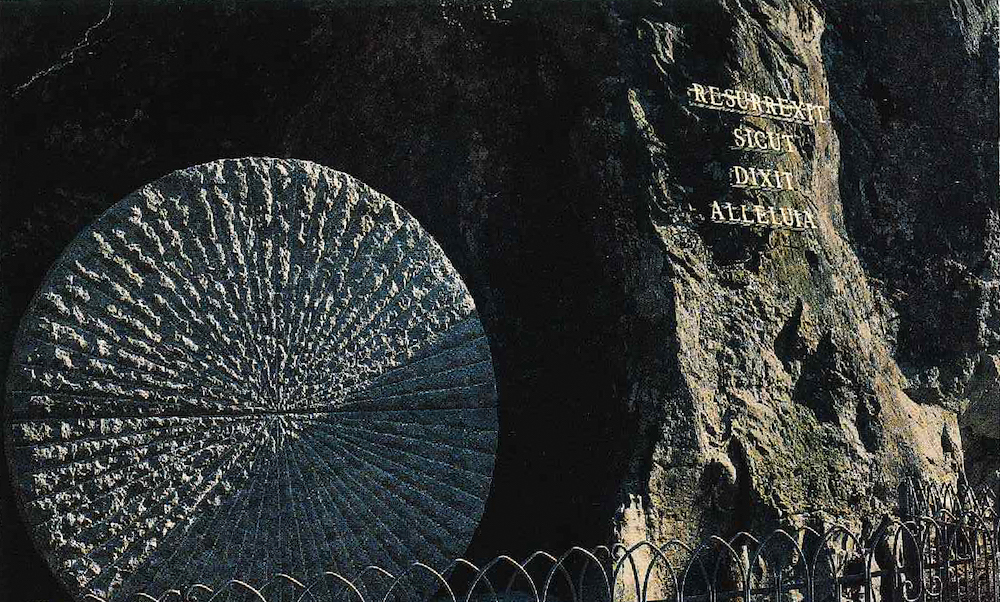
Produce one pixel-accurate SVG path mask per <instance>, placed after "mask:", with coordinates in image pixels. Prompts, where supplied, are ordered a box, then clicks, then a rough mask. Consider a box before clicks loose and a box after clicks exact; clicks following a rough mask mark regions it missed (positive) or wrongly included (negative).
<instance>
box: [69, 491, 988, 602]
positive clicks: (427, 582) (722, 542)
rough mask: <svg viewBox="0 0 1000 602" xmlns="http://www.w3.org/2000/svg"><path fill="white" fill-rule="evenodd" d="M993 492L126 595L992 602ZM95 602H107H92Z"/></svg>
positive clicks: (184, 599) (458, 601) (277, 601)
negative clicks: (556, 547) (683, 537)
mask: <svg viewBox="0 0 1000 602" xmlns="http://www.w3.org/2000/svg"><path fill="white" fill-rule="evenodd" d="M997 510H998V508H997V501H996V493H995V492H994V491H984V492H980V493H978V494H974V493H973V492H972V491H971V490H970V489H969V488H968V487H935V486H931V485H926V484H922V483H920V482H918V481H908V482H906V483H904V484H903V486H902V487H901V488H900V504H899V510H898V511H897V512H896V513H894V514H891V515H886V516H885V517H883V519H882V520H881V522H880V523H879V524H878V525H877V526H875V527H874V528H872V529H870V532H868V533H861V532H858V531H856V530H852V529H849V528H846V527H843V526H832V527H828V528H825V529H824V530H822V531H821V530H817V529H813V528H809V527H805V528H799V529H776V530H774V531H772V532H770V533H768V534H766V535H765V536H763V537H758V536H754V535H752V534H750V533H745V532H741V533H738V534H736V535H734V536H732V537H728V538H722V537H718V536H713V537H709V538H708V539H706V540H705V541H703V542H702V543H701V544H700V545H698V546H695V547H692V546H689V545H686V544H684V543H682V542H679V541H669V542H667V543H663V544H660V545H656V544H654V543H651V542H648V541H642V542H639V543H636V544H634V545H630V546H628V545H623V544H616V545H613V546H603V545H601V546H596V547H594V548H583V547H574V548H571V549H570V550H568V551H566V552H565V553H563V554H561V555H559V556H556V555H553V554H549V553H547V552H543V551H538V552H534V553H533V554H530V555H529V556H527V557H525V558H522V559H521V560H517V559H515V558H512V557H510V556H505V555H501V556H498V557H496V558H494V559H493V560H491V561H490V562H487V563H485V564H482V565H477V564H474V563H472V562H470V561H468V560H465V559H457V560H455V561H453V562H452V563H451V564H450V565H448V566H445V567H431V566H428V565H426V564H424V563H422V562H414V563H412V564H411V565H410V566H409V567H408V568H407V569H405V570H404V571H402V572H399V573H398V574H394V573H392V572H390V571H388V570H385V569H383V568H380V567H377V566H369V567H367V568H365V569H364V570H362V571H361V572H360V573H358V574H356V575H353V576H346V575H342V574H339V573H336V572H327V573H324V574H322V575H318V576H316V577H315V578H313V579H308V580H303V579H301V578H297V577H295V576H291V575H286V574H277V575H274V576H272V577H271V578H270V579H267V580H265V581H263V582H259V583H253V582H252V581H251V580H243V579H233V580H231V581H229V582H228V583H225V584H223V585H221V586H219V587H216V588H212V587H209V586H208V585H205V584H194V585H190V586H187V587H185V588H183V589H173V590H169V591H166V592H161V593H158V594H157V595H155V596H154V595H151V594H136V595H134V596H131V597H129V598H128V600H130V602H131V601H132V600H142V601H144V602H228V601H234V600H240V601H243V600H253V601H256V602H319V601H320V600H322V601H327V600H329V601H331V602H332V601H337V602H341V601H343V602H393V601H402V600H427V599H434V600H435V601H440V602H472V601H475V602H507V601H515V600H516V601H518V602H530V601H534V602H548V601H559V602H583V601H587V602H591V601H593V602H604V601H608V602H728V601H734V602H757V601H765V600H767V601H771V602H843V601H859V602H860V601H864V602H938V601H940V602H953V601H954V602H959V601H961V602H997V601H998V600H1000V554H998V552H997V545H998V543H1000V519H998V511H997ZM88 600H91V601H92V602H107V601H105V600H103V599H102V598H99V597H97V596H89V597H88Z"/></svg>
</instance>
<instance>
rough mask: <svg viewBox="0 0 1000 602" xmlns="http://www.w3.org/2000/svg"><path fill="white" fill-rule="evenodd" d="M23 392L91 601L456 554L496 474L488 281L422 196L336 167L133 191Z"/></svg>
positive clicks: (35, 479) (261, 163) (27, 419)
mask: <svg viewBox="0 0 1000 602" xmlns="http://www.w3.org/2000/svg"><path fill="white" fill-rule="evenodd" d="M7 386H8V415H7V418H8V421H7V426H6V429H7V432H6V443H7V446H8V457H9V458H10V459H11V468H12V473H13V478H14V480H15V487H16V488H17V490H18V492H19V498H20V501H21V506H22V510H23V512H24V515H25V517H26V520H27V521H28V523H29V525H30V530H31V533H32V536H33V537H34V539H35V541H36V544H37V546H38V548H39V549H40V550H41V552H42V554H43V555H44V557H45V558H46V559H47V561H48V562H49V563H50V566H51V567H52V569H53V571H54V572H55V573H56V574H57V575H58V576H59V578H60V579H61V580H62V581H63V583H64V584H65V585H66V586H67V587H68V588H69V590H70V591H71V592H72V593H74V595H76V596H77V598H78V599H81V598H82V597H83V596H84V595H85V594H86V593H89V592H94V593H96V594H97V595H100V596H102V597H106V598H108V599H125V598H126V597H127V596H129V595H130V594H132V593H134V592H139V591H141V592H148V593H150V594H152V595H154V596H158V595H160V593H162V592H163V591H165V590H167V589H169V588H180V589H182V590H183V588H184V587H185V586H186V585H190V584H192V583H195V582H200V583H204V584H206V585H209V586H211V587H214V588H218V587H221V586H222V585H224V584H225V583H226V582H227V581H229V580H230V579H233V578H238V579H241V580H243V581H246V582H248V583H250V584H257V585H258V586H259V585H260V584H263V583H264V582H266V581H267V580H268V579H269V578H270V577H271V576H273V575H274V574H276V573H279V572H280V573H286V574H288V575H291V576H294V577H296V578H298V579H301V580H303V581H305V580H308V579H310V578H312V577H315V576H317V575H320V574H321V573H322V571H326V570H337V571H341V572H343V573H344V574H345V575H347V576H351V575H352V574H353V573H355V572H356V571H358V570H360V569H361V568H363V567H364V566H366V565H369V564H374V565H379V566H382V567H385V568H386V569H388V570H390V571H394V572H398V571H400V570H401V569H402V568H404V567H406V566H409V564H410V563H411V562H413V561H416V560H420V561H423V562H426V563H428V564H431V565H432V566H433V565H443V564H445V563H446V562H447V561H448V560H449V559H451V558H454V557H455V556H458V555H460V554H462V553H463V552H464V549H465V547H466V546H467V545H468V542H469V539H470V538H471V536H472V533H473V531H474V530H475V528H476V525H477V523H478V521H479V518H480V516H481V513H482V510H483V506H484V502H485V499H486V496H487V494H488V493H489V487H490V480H491V476H492V471H493V462H494V457H495V449H496V436H497V414H496V388H495V384H494V378H493V367H492V362H491V358H490V352H489V346H488V343H487V340H486V338H485V335H484V333H483V329H482V326H481V325H480V322H479V319H478V316H477V314H476V310H475V306H474V304H473V301H472V298H471V297H470V296H469V293H468V291H467V289H466V287H465V285H464V284H463V283H462V281H461V280H460V279H459V276H458V274H457V273H456V271H455V269H454V268H453V267H452V265H451V263H450V262H449V261H448V259H447V258H446V257H445V256H444V254H443V253H442V251H441V249H440V248H439V247H438V245H437V244H436V243H435V242H434V241H433V240H432V239H431V238H430V236H428V234H427V233H426V232H424V230H423V229H422V228H421V227H420V225H419V224H417V222H416V221H415V220H414V219H413V218H412V217H411V216H410V215H408V214H407V213H406V212H405V211H403V210H402V209H401V208H400V207H399V206H397V205H395V204H394V203H393V202H392V201H390V200H389V199H388V198H386V197H385V196H383V195H381V194H379V193H377V192H375V191H373V190H372V189H370V188H368V187H367V186H365V185H364V184H362V183H360V182H358V181H357V180H355V179H353V178H352V177H350V176H348V175H345V174H343V173H339V172H336V171H333V170H330V169H326V168H324V167H321V166H319V165H316V164H313V163H307V162H303V161H289V160H278V159H239V160H225V161H217V162H213V163H208V164H205V165H200V166H197V167H192V168H189V169H185V170H182V171H178V172H175V173H173V174H171V175H169V176H166V177H164V178H162V179H160V180H157V181H156V182H154V183H152V184H149V185H147V186H145V187H144V188H142V189H140V190H138V191H137V192H135V193H133V194H132V195H130V196H129V197H127V198H126V199H124V200H123V201H121V202H120V203H118V204H117V205H115V206H114V207H112V208H111V209H110V210H109V211H108V212H107V213H105V214H104V215H103V216H102V217H101V218H100V219H99V220H97V222H96V223H95V224H94V225H93V226H92V227H90V228H89V229H88V230H86V231H85V232H83V233H82V234H81V235H80V236H79V237H78V238H77V239H76V240H75V241H74V242H73V243H72V244H71V245H70V246H69V247H68V248H67V250H66V251H65V253H64V254H63V256H62V257H61V258H60V260H59V261H58V262H57V263H56V265H55V266H54V267H53V268H52V270H51V271H50V272H49V274H48V276H47V278H46V281H45V283H44V284H43V286H42V288H41V290H40V291H39V292H38V294H37V296H36V298H35V299H34V301H33V302H32V305H31V306H30V308H29V310H28V312H27V314H26V315H25V317H24V319H23V321H22V324H21V329H20V332H19V334H18V338H17V341H16V343H15V349H14V354H13V357H12V359H11V369H10V374H9V377H8V382H7Z"/></svg>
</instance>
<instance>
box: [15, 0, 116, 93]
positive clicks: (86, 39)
mask: <svg viewBox="0 0 1000 602" xmlns="http://www.w3.org/2000/svg"><path fill="white" fill-rule="evenodd" d="M114 5H115V0H108V12H107V13H105V14H104V17H102V18H101V20H100V21H98V22H97V23H94V24H93V25H91V26H90V27H88V28H87V31H85V32H83V37H82V38H81V39H80V41H79V42H77V43H76V45H75V46H73V47H72V48H70V49H69V50H67V51H66V52H64V53H63V54H62V56H60V57H59V60H58V61H56V62H55V63H53V64H52V65H50V66H49V67H47V68H45V69H42V70H41V71H39V72H37V73H35V74H34V75H32V76H31V77H30V78H29V79H28V81H26V82H24V83H23V84H21V85H20V86H18V87H17V88H15V89H14V93H13V94H12V96H13V97H15V98H16V97H17V96H19V95H20V94H21V93H22V92H24V91H25V90H27V89H28V88H30V87H31V86H32V84H34V83H35V82H36V81H38V80H39V79H41V78H43V77H46V76H48V75H51V74H53V73H56V72H58V71H62V70H63V69H65V68H66V67H68V66H69V65H71V64H73V62H74V61H75V60H76V53H77V52H79V51H81V50H83V49H84V48H87V47H88V46H90V44H91V40H90V34H92V33H93V32H94V31H95V30H96V29H97V28H99V27H100V26H102V25H104V24H105V23H107V22H108V19H110V18H111V12H112V10H113V9H114Z"/></svg>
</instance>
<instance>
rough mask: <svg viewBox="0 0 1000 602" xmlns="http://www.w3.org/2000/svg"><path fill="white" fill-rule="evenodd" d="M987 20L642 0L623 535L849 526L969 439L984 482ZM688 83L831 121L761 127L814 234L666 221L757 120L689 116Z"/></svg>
mask: <svg viewBox="0 0 1000 602" xmlns="http://www.w3.org/2000/svg"><path fill="white" fill-rule="evenodd" d="M889 4H892V3H889ZM965 4H968V6H965ZM996 19H997V10H996V5H995V3H993V4H992V5H985V6H980V5H977V4H976V3H963V5H962V6H961V7H956V6H955V5H952V6H951V7H947V6H938V5H932V4H927V5H922V7H921V8H920V9H919V10H915V11H912V12H910V11H908V10H906V11H904V10H902V9H900V8H898V7H896V8H893V7H891V6H883V7H880V8H877V9H859V8H858V7H857V6H855V5H850V6H848V5H847V4H846V3H845V4H844V5H843V6H841V5H840V4H839V3H826V4H824V5H819V6H817V5H816V4H815V3H811V2H796V1H791V2H735V3H729V2H719V3H716V2H703V3H663V4H662V6H658V7H654V6H650V7H648V8H646V9H644V10H636V11H634V12H631V13H629V14H628V16H627V17H625V19H624V20H623V21H622V22H621V28H620V29H619V31H620V32H621V33H622V35H624V36H626V37H627V38H628V39H629V42H627V43H623V45H627V46H628V47H629V48H631V49H633V51H632V52H630V53H629V55H628V58H629V62H628V65H629V66H628V68H627V69H626V80H625V85H626V86H627V87H628V90H627V91H624V92H622V94H623V95H627V96H628V99H629V100H628V102H629V109H630V110H629V113H630V117H631V120H630V121H629V126H630V128H631V129H632V131H633V132H634V133H633V135H632V137H631V139H630V140H629V139H627V140H626V145H627V146H628V148H630V149H632V151H633V153H634V154H633V155H632V156H631V157H630V158H629V159H630V160H631V164H630V165H629V167H628V168H625V169H624V170H623V171H624V172H626V173H628V174H629V176H627V177H623V181H624V182H628V183H629V185H631V186H634V188H632V189H631V191H632V194H628V192H627V190H628V189H627V188H626V189H625V191H626V192H625V193H624V194H621V193H619V194H618V196H619V197H620V198H622V199H623V201H622V203H621V204H620V206H621V207H623V208H624V207H627V206H628V205H627V204H626V203H625V200H624V199H625V198H630V200H633V201H635V199H639V200H638V203H639V206H638V207H636V206H635V205H634V204H633V206H632V207H631V208H630V209H629V210H628V215H630V216H632V217H634V218H635V219H636V220H640V221H642V222H646V221H647V220H648V224H646V223H643V224H642V225H641V226H640V227H638V228H636V230H635V240H636V242H635V244H634V247H633V248H632V249H629V250H628V251H627V252H625V253H623V257H622V262H623V263H624V264H625V265H631V266H643V268H644V269H642V270H634V271H633V272H632V275H633V280H632V282H629V283H627V287H628V290H629V291H630V292H629V296H630V297H631V298H632V299H634V300H635V304H636V306H637V307H638V308H640V311H639V312H637V315H636V316H634V320H633V324H632V328H633V329H634V334H633V335H631V336H629V339H630V340H632V341H636V343H637V344H634V345H633V347H632V349H631V350H630V351H631V352H632V357H631V358H630V366H629V368H628V369H629V370H630V372H631V374H633V375H634V376H633V377H632V383H631V384H632V388H631V390H630V391H629V399H628V407H634V408H635V411H636V415H637V417H638V423H639V425H640V428H641V432H643V433H644V435H645V440H646V443H647V445H646V446H645V449H641V448H640V449H634V450H632V451H633V455H632V464H631V474H632V475H633V477H634V480H633V482H632V483H631V484H630V485H629V486H628V487H627V490H629V493H630V494H631V498H630V501H629V502H628V503H627V504H626V506H625V507H624V509H623V512H622V513H621V515H620V518H619V522H620V529H621V536H622V537H623V538H624V539H626V540H633V539H641V538H646V539H652V540H657V541H660V540H664V539H669V538H673V537H678V538H681V539H690V538H691V537H692V536H695V535H696V534H699V533H701V534H704V533H705V532H706V531H709V530H715V529H719V528H720V527H721V528H722V530H723V531H725V532H728V533H735V532H736V531H737V530H740V529H747V528H751V529H760V528H765V527H767V526H769V525H773V524H775V523H776V522H783V523H785V522H792V523H799V524H802V523H805V524H813V525H816V524H822V523H823V522H824V521H827V520H829V519H833V518H836V519H838V520H848V521H857V522H861V521H863V520H864V517H866V516H875V515H877V514H878V513H879V512H881V511H883V510H884V509H886V508H887V506H889V505H891V504H892V502H893V501H894V499H893V493H892V492H893V490H894V489H895V487H896V485H897V483H898V482H899V480H900V478H901V477H903V476H905V475H907V474H911V473H913V474H920V475H922V476H923V477H924V478H930V479H944V478H947V475H948V474H949V473H953V472H956V471H960V470H962V469H963V443H965V442H967V441H969V440H970V439H971V440H973V441H976V442H977V445H984V446H986V447H990V446H992V449H993V450H994V452H993V453H994V461H993V462H994V463H993V466H992V468H995V453H996V452H995V450H996V449H997V445H998V433H1000V425H998V420H1000V417H998V414H997V413H996V411H995V408H996V406H995V404H996V398H997V393H996V388H995V387H996V384H995V383H996V376H995V375H996V372H995V371H994V370H990V366H993V365H994V363H995V357H996V352H997V349H998V339H997V335H998V330H997V318H998V313H997V309H998V308H997V305H996V299H997V291H998V281H997V275H998V271H997V270H998V261H997V260H998V257H1000V256H998V254H997V251H998V245H1000V238H998V231H997V223H998V222H997V219H998V211H1000V206H998V196H997V186H996V185H997V161H996V149H997V126H996V123H997V121H996V120H997V96H996V94H997V79H996V77H997V76H996V71H997V63H996V50H997V43H996ZM872 39H874V40H875V42H874V43H873V42H871V41H870V40H872ZM691 82H715V83H717V84H718V86H719V87H720V88H726V87H730V86H741V87H743V88H745V89H750V90H755V91H757V92H759V93H760V94H762V95H770V96H771V97H773V98H788V97H791V98H798V99H804V100H808V101H811V102H813V103H816V104H818V105H822V106H824V107H829V109H830V113H831V118H830V123H829V124H817V125H816V126H815V127H803V126H799V125H794V124H792V125H789V124H777V125H771V126H770V127H771V129H777V130H778V131H780V132H781V133H785V134H790V135H792V136H793V138H792V139H793V140H794V150H792V152H788V153H783V154H782V156H781V157H780V159H778V160H776V162H777V165H778V166H779V167H780V169H782V170H787V171H788V172H791V173H794V174H797V177H798V181H799V183H800V184H801V191H800V192H799V193H797V194H794V195H786V196H785V197H784V198H785V199H788V200H787V201H785V202H787V203H789V204H791V205H792V206H795V207H797V208H798V209H803V210H806V209H810V210H813V211H815V213H816V214H817V215H818V223H819V228H818V229H816V230H811V231H806V232H801V233H800V232H788V231H779V230H777V229H773V228H771V229H766V230H763V231H760V230H758V231H753V232H747V231H742V232H741V231H738V230H736V229H733V228H728V229H722V228H720V227H719V226H718V225H716V224H711V223H709V224H701V225H698V226H696V227H694V228H692V227H691V226H689V225H685V224H681V225H676V224H674V223H673V222H672V221H671V220H670V219H669V218H670V217H671V216H672V215H673V214H674V213H675V212H676V210H677V209H678V208H680V207H683V206H686V205H687V204H692V205H694V206H695V207H698V206H699V204H701V205H704V203H705V202H706V201H707V200H710V199H706V197H707V196H708V197H710V196H711V192H712V189H711V185H710V184H706V183H705V180H706V179H709V178H706V177H705V172H709V171H711V170H713V169H715V170H718V168H719V163H722V169H725V167H726V161H727V160H729V162H730V164H731V163H732V162H733V158H732V157H731V155H729V156H727V155H726V154H724V153H721V152H720V151H719V150H718V149H720V148H722V147H723V146H724V144H723V142H724V141H725V140H726V139H727V137H729V132H730V131H731V130H732V129H733V128H737V127H741V126H747V125H751V126H753V127H758V128H759V127H762V123H761V120H759V119H758V120H754V119H753V118H748V117H745V116H741V115H736V116H728V115H727V116H724V117H716V116H714V115H706V112H705V111H701V112H699V111H698V110H697V109H693V108H691V107H690V105H689V103H686V102H685V89H686V88H687V87H688V86H690V85H691ZM676 149H683V150H681V151H677V150H676ZM720 155H721V156H720ZM761 161H762V160H761ZM635 174H643V176H640V177H635ZM616 192H618V191H617V190H616V189H615V188H614V187H612V188H610V189H609V190H608V194H609V195H613V194H616ZM706 193H709V194H706ZM654 249H656V250H655V251H654ZM656 253H660V254H661V256H662V257H663V261H662V262H658V261H657V262H654V261H651V260H649V257H650V256H651V255H653V256H655V255H656ZM654 358H655V359H654ZM989 468H991V467H990V466H988V465H984V464H978V463H977V464H976V465H974V466H971V467H970V473H973V472H975V473H977V475H978V474H980V473H985V472H986V471H987V470H988V469H989ZM692 507H693V508H697V509H698V511H697V512H695V513H691V512H690V511H689V510H688V509H689V508H692Z"/></svg>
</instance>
